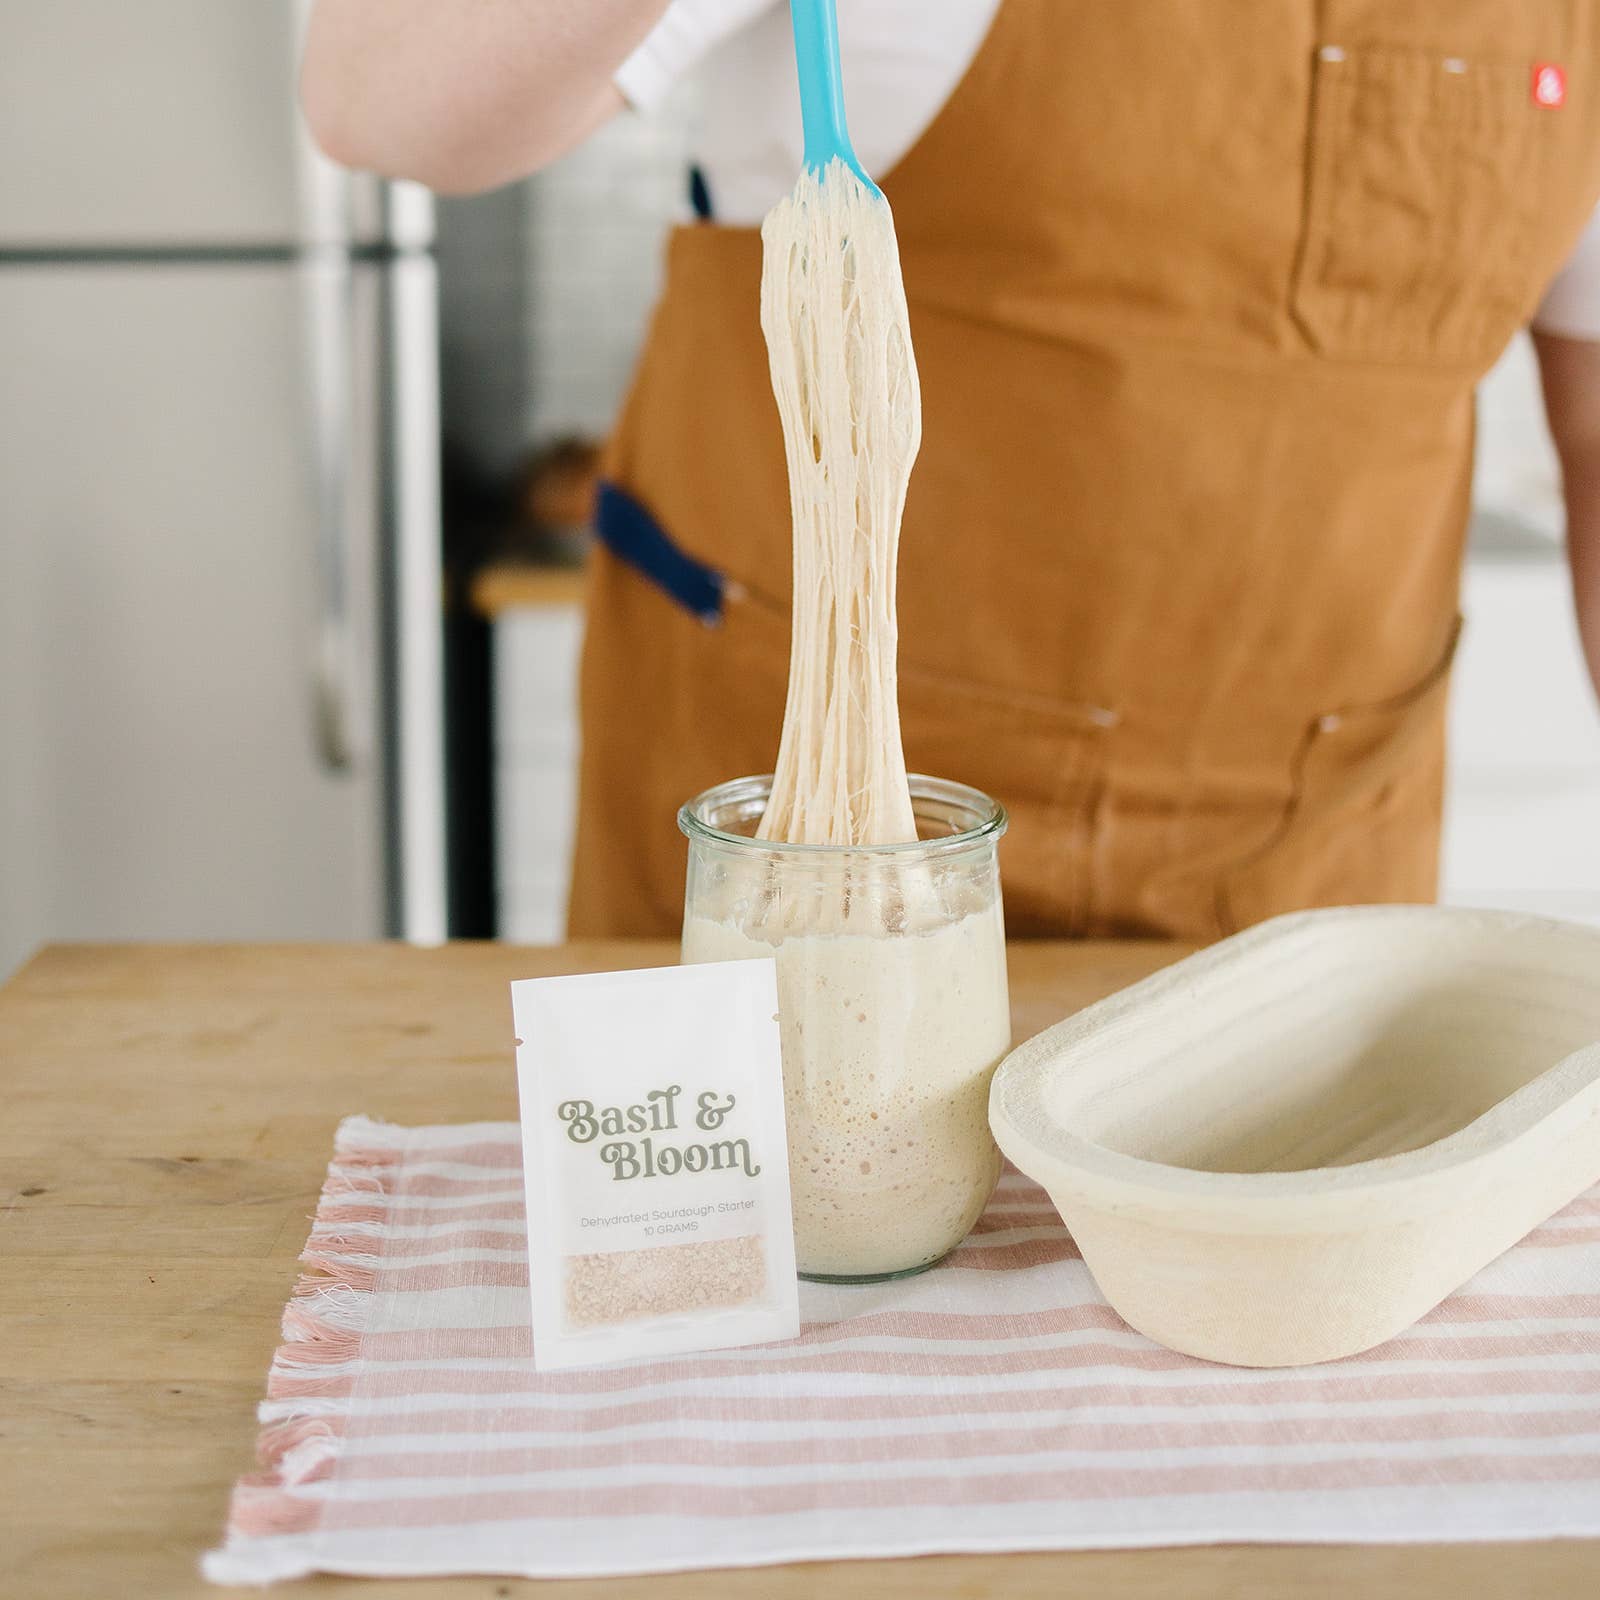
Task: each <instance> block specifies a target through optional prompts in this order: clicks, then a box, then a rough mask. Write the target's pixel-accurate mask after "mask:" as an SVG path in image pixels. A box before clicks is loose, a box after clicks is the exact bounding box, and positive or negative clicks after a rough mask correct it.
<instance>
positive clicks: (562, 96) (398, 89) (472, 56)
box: [300, 0, 667, 194]
mask: <svg viewBox="0 0 1600 1600" xmlns="http://www.w3.org/2000/svg"><path fill="white" fill-rule="evenodd" d="M666 8H667V0H316V7H315V9H314V10H313V12H312V14H311V20H310V23H309V25H308V28H307V32H306V42H305V55H304V60H303V62H302V67H301V77H300V96H301V103H302V105H303V107H304V110H305V115H306V120H307V122H308V124H309V125H310V128H311V132H312V135H313V137H314V138H315V139H316V141H317V143H318V144H319V145H320V146H321V147H322V149H323V150H324V151H325V152H326V153H327V154H328V155H329V156H331V157H332V158H333V159H334V160H335V161H337V162H339V163H340V164H341V165H343V166H348V167H357V168H361V169H363V170H367V171H372V172H380V173H383V174H384V175H385V176H388V177H396V178H414V179H416V180H418V181H419V182H422V183H425V184H427V185H428V186H429V187H430V188H433V189H438V190H441V191H443V192H445V193H450V194H459V193H470V192H472V191H474V190H479V189H489V188H493V187H495V186H496V185H497V184H501V183H509V182H511V181H512V180H513V179H515V178H521V177H525V176H526V175H527V174H528V173H530V172H534V171H536V170H537V169H538V168H539V167H541V166H543V165H544V164H545V163H546V162H548V161H552V160H554V159H555V158H556V157H557V156H559V155H561V154H563V153H564V152H565V151H567V150H569V149H571V148H572V147H573V146H574V145H576V144H578V143H580V142H581V141H582V140H583V139H585V138H586V137H587V136H588V135H589V134H591V133H592V132H593V131H594V130H595V129H596V128H598V127H599V126H600V125H601V123H603V122H605V121H606V120H607V119H608V118H609V117H611V116H612V115H614V114H615V113H616V112H617V111H618V110H620V109H621V107H622V105H623V104H624V102H623V98H622V95H621V93H620V92H619V91H618V89H617V88H616V87H615V85H614V84H613V82H612V75H613V74H614V73H615V71H616V70H617V68H618V67H619V66H620V65H621V64H622V62H623V61H624V59H625V58H626V57H627V56H628V54H629V53H630V52H631V51H632V50H633V49H634V47H635V46H636V45H638V44H639V42H640V41H641V40H642V39H643V38H644V36H645V35H646V34H647V33H648V32H649V31H650V29H651V27H652V26H653V25H654V24H655V23H656V22H657V21H658V19H659V18H660V17H661V15H662V13H663V12H664V11H665V10H666Z"/></svg>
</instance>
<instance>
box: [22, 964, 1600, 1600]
mask: <svg viewBox="0 0 1600 1600" xmlns="http://www.w3.org/2000/svg"><path fill="white" fill-rule="evenodd" d="M1176 953H1177V952H1176V950H1175V949H1174V948H1172V947H1166V946H1160V945H1111V944H1082V945H1076V946H1066V945H1032V946H1019V947H1016V948H1015V950H1014V952H1013V964H1012V982H1013V992H1014V996H1015V1001H1016V1010H1017V1027H1018V1033H1019V1036H1020V1035H1021V1034H1023V1033H1027V1032H1032V1031H1034V1030H1035V1029H1037V1028H1039V1027H1041V1026H1043V1025H1044V1024H1045V1023H1047V1022H1049V1021H1051V1020H1053V1019H1054V1018H1055V1017H1057V1016H1059V1015H1061V1014H1062V1013H1064V1012H1065V1011H1067V1010H1069V1009H1071V1008H1073V1007H1076V1006H1078V1005H1081V1004H1083V1003H1084V1002H1086V1001H1088V1000H1090V999H1092V998H1094V997H1096V996H1098V995H1100V994H1102V993H1104V992H1106V991H1108V990H1110V989H1112V988H1115V987H1118V986H1120V985H1121V984H1123V983H1126V982H1129V981H1131V980H1132V979H1134V978H1136V977H1138V976H1141V975H1142V974H1143V973H1145V972H1147V971H1149V970H1151V969H1152V968H1154V967H1156V966H1158V965H1160V964H1161V963H1162V962H1163V961H1164V960H1168V959H1171V957H1172V956H1173V955H1174V954H1176ZM671 958H672V951H671V950H670V949H669V948H668V947H667V946H664V945H626V944H610V945H599V944H587V945H574V946H571V947H570V948H567V949H545V950H527V949H524V950H518V949H512V948H507V947H503V946H499V947H497V946H465V945H463V946H453V947H449V948H446V949H442V950H413V949H405V948H401V947H396V946H369V945H355V946H304V945H303V946H292V947H284V946H187V947H183V946H180V947H171V946H166V947H163V946H122V947H86V946H68V947H59V948H54V949H50V950H47V951H45V952H44V953H43V954H42V955H40V956H38V957H37V958H36V959H35V960H34V961H33V962H32V963H31V964H30V965H29V966H28V967H26V968H25V969H24V970H23V972H22V973H21V974H20V975H19V976H17V977H16V978H15V979H14V980H13V981H12V982H11V983H10V984H9V985H7V986H6V987H5V988H4V989H3V990H0V1071H3V1074H4V1077H3V1080H0V1082H3V1090H4V1098H3V1099H0V1117H3V1121H0V1206H3V1207H4V1210H3V1211H0V1218H3V1227H0V1272H3V1275H4V1276H3V1281H0V1463H3V1465H0V1595H4V1596H7V1597H9V1596H13V1595H14V1596H16V1597H18V1600H53V1597H56V1596H62V1597H71V1600H140V1597H146V1596H148V1597H159V1600H177V1597H181V1596H186V1595H201V1594H216V1593H218V1592H220V1591H217V1590H214V1589H211V1588H209V1586H207V1585H205V1584H203V1583H202V1582H201V1580H200V1578H199V1577H198V1575H197V1572H196V1567H195V1563H196V1559H197V1557H198V1556H199V1554H200V1552H201V1551H202V1550H204V1549H206V1548H207V1547H208V1546H210V1545H211V1544H213V1543H215V1542H216V1541H217V1538H218V1536H219V1534H220V1531H221V1528H222V1522H223V1515H224V1511H225V1507H226V1504H227V1494H228V1487H229V1484H230V1483H231V1481H232V1480H233V1478H234V1477H235V1476H237V1475H238V1474H239V1473H240V1472H243V1471H246V1470H249V1468H250V1465H251V1448H252V1444H253V1440H254V1435H255V1422H254V1416H253V1413H254V1407H255V1403H256V1401H257V1399H258V1398H259V1397H260V1394H261V1389H262V1383H263V1379H264V1377H265V1373H266V1368H267V1362H268V1360H269V1359H270V1357H271V1354H272V1350H273V1347H274V1345H275V1344H276V1343H277V1339H278V1334H277V1325H278V1316H279V1313H280V1311H281V1310H282V1307H283V1303H284V1300H285V1298H286V1297H287V1295H288V1292H289V1287H290V1285H291V1283H292V1282H293V1280H294V1276H295V1256H296V1254H297V1252H298V1251H299V1249H300V1247H301V1244H302V1242H303V1241H304V1238H305V1234H306V1228H307V1219H308V1217H309V1215H310V1213H311V1211H312V1208H313V1206H314V1203H315V1197H316V1194H317V1190H318V1187H319V1185H320V1183H321V1179H322V1174H323V1168H324V1166H325V1164H326V1162H327V1159H328V1155H329V1151H330V1147H331V1142H332V1137H333V1130H334V1125H335V1124H336V1123H337V1122H338V1120H339V1118H340V1117H341V1116H343V1115H345V1114H346V1113H349V1112H354V1111H365V1112H369V1113H371V1114H372V1115H374V1116H378V1117H386V1118H390V1119H393V1120H394V1121H397V1122H404V1123H416V1122H448V1121H467V1120H475V1119H479V1118H501V1117H507V1118H509V1117H514V1116H515V1115H516V1090H515V1083H514V1079H513V1074H512V1059H511V1049H510V1042H511V1025H510V1012H509V1002H508V998H507V995H506V988H505V986H506V984H507V982H508V981H509V980H510V979H512V978H515V977H530V976H536V975H538V974H541V973H551V972H563V971H584V970H595V969H600V968H605V967H624V966H643V965H648V964H652V963H660V962H664V961H668V960H670V959H671ZM336 1588H342V1589H346V1590H348V1592H349V1593H351V1594H352V1595H355V1594H358V1593H359V1594H360V1595H361V1596H362V1600H367V1597H370V1600H381V1597H388V1600H402V1597H403V1600H444V1597H446V1596H451V1597H464V1596H474V1597H484V1600H488V1597H495V1600H501V1597H507V1596H517V1595H532V1594H538V1595H539V1596H541V1597H542V1600H570V1597H576V1596H583V1597H585V1600H598V1597H605V1600H612V1597H616V1600H730V1597H742V1600H755V1597H761V1600H768V1597H770V1600H798V1597H802V1596H813V1595H816V1596H821V1595H848V1596H851V1597H857V1596H859V1597H863V1600H871V1597H875V1596H895V1597H900V1600H911V1597H919V1600H920V1597H923V1596H930V1597H935V1596H963V1597H971V1600H975V1597H978V1596H991V1595H992V1596H1004V1597H1006V1600H1029V1597H1035V1596H1037V1597H1043V1596H1047V1595H1048V1596H1051V1597H1063V1600H1064V1597H1069V1596H1083V1597H1094V1600H1098V1597H1102V1596H1103V1597H1108V1600H1110V1597H1115V1600H1151V1597H1155V1596H1162V1597H1171V1600H1206V1597H1217V1600H1222V1597H1230V1600H1267V1597H1277V1596H1283V1595H1296V1596H1300V1595H1305V1596H1327V1597H1337V1600H1349V1597H1350V1596H1352V1595H1355V1596H1359V1597H1360V1600H1374V1597H1376V1596H1380V1595H1393V1596H1406V1597H1407V1600H1426V1597H1433V1596H1438V1597H1449V1600H1487V1597H1498V1596H1506V1597H1508V1600H1510V1597H1515V1600H1551V1597H1555V1596H1565V1595H1571V1596H1575V1597H1576V1596H1580V1595H1582V1596H1587V1597H1593V1596H1596V1595H1600V1544H1596V1543H1577V1542H1554V1543H1547V1544H1533V1545H1530V1544H1523V1545H1489V1546H1485V1545H1474V1546H1460V1545H1458V1546H1437V1547H1428V1546H1409V1547H1405V1546H1402V1547H1383V1546H1361V1547H1326V1546H1323V1547H1318V1546H1302V1547H1293V1546H1286V1547H1270V1546H1224V1547H1212V1548H1203V1549H1180V1550H1145V1551H1108V1552H1095V1553H1086V1554H1077V1555H1027V1556H1007V1557H994V1556H961V1557H955V1556H940V1557H928V1558H924V1559H920V1560H913V1561H880V1562H853V1563H836V1562H825V1563H817V1564H814V1565H808V1566H799V1567H784V1568H768V1569H762V1570H756V1571H748V1572H724V1573H693V1574H687V1575H684V1576H678V1577H670V1578H651V1579H633V1580H614V1581H613V1580H606V1581H596V1582H589V1583H573V1582H564V1581H563V1582H546V1583H533V1582H529V1581H527V1580H519V1579H493V1578H463V1579H451V1580H421V1581H413V1582H406V1583H397V1582H389V1581H377V1580H371V1579H350V1580H339V1579H331V1578H323V1579H315V1580H311V1581H308V1582H306V1583H303V1584H289V1585H285V1586H284V1592H290V1593H296V1594H298V1593H304V1592H311V1591H317V1592H325V1591H329V1590H333V1589H336Z"/></svg>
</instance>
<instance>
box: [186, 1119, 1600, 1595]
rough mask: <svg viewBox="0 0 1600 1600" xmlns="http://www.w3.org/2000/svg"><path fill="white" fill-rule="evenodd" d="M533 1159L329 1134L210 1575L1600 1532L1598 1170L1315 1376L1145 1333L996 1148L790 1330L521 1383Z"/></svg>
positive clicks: (480, 1130)
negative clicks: (295, 1273) (954, 1237)
mask: <svg viewBox="0 0 1600 1600" xmlns="http://www.w3.org/2000/svg"><path fill="white" fill-rule="evenodd" d="M521 1159H522V1156H521V1146H520V1143H519V1140H518V1131H517V1128H516V1126H515V1125H514V1124H511V1123H479V1124H476V1125H469V1126H464V1127H454V1128H446V1127H439V1128H409V1129H407V1128H397V1127H390V1126H386V1125H383V1124H379V1123H374V1122H370V1121H368V1120H366V1119H365V1118H355V1119H352V1120H350V1121H348V1122H346V1123H345V1124H344V1125H343V1126H342V1127H341V1128H340V1130H339V1135H338V1143H337V1147H336V1155H335V1160H334V1163H333V1165H332V1167H331V1168H330V1169H329V1173H328V1181H327V1184H326V1186H325V1187H324V1189H323V1193H322V1200H321V1204H320V1205H319V1207H318V1210H317V1216H316V1220H315V1223H314V1225H313V1227H312V1231H311V1237H310V1241H309V1243H308V1244H307V1246H306V1251H305V1255H304V1257H303V1259H304V1261H305V1263H306V1266H307V1272H306V1275H305V1277H304V1278H302V1280H301V1282H300V1283H299V1285H298V1286H297V1287H296V1289H295V1294H294V1298H293V1300H292V1301H291V1302H290V1304H289V1307H288V1309H287V1310H286V1312H285V1313H284V1321H283V1327H284V1338H285V1340H286V1343H285V1344H284V1345H283V1346H282V1347H281V1348H280V1349H279V1351H278V1353H277V1357H276V1359H275V1360H274V1362H273V1364H272V1370H271V1373H270V1375H269V1377H268V1380H267V1395H268V1398H267V1400H266V1402H265V1403H264V1404H263V1405H262V1407H261V1420H262V1422H263V1423H264V1424H265V1426H264V1428H263V1431H262V1434H261V1444H260V1454H261V1460H262V1463H263V1466H264V1471H263V1472H262V1473H261V1474H259V1475H257V1476H255V1477H252V1478H247V1479H245V1480H244V1481H242V1482H241V1483H240V1484H239V1486H238V1488H237V1490H236V1491H235V1494H234V1498H233V1506H232V1512H231V1516H230V1519H229V1524H228V1535H227V1542H226V1544H225V1545H224V1547H223V1548H222V1549H221V1550H218V1551H216V1552H214V1553H213V1554H212V1555H210V1556H208V1557H207V1558H206V1562H205V1570H206V1573H207V1575H208V1576H210V1577H212V1578H214V1579H216V1580H218V1581H219V1582H224V1583H252V1582H253V1583H259V1582H263V1581H266V1580H268V1579H272V1578H285V1577H292V1576H299V1575H301V1574H304V1573H309V1572H314V1571H324V1572H344V1573H372V1574H392V1575H408V1574H417V1575H421V1574H442V1573H509V1574H524V1575H528V1576H536V1577H537V1576H552V1575H574V1576H576V1575H604V1574H621V1573H632V1572H657V1571H662V1572H664V1571H670V1570H676V1569H683V1568H694V1567H711V1566H741V1565H757V1564H762V1563H767V1562H779V1561H797V1560H814V1559H818V1558H822V1557H851V1556H889V1555H910V1554H917V1553H926V1552H931V1551H962V1550H965V1551H973V1550H1042V1549H1063V1550H1065V1549H1077V1548H1087V1547H1105V1546H1127V1545H1151V1544H1182V1543H1207V1542H1212V1541H1224V1540H1230V1541H1231V1540H1295V1541H1306V1540H1311V1541H1317V1540H1337V1541H1360V1540H1366V1541H1379V1540H1431V1539H1515V1538H1535V1537H1545V1536H1551V1535H1558V1534H1589V1535H1596V1534H1600V1189H1597V1190H1595V1191H1593V1192H1591V1193H1590V1194H1589V1195H1588V1196H1586V1197H1585V1198H1583V1199H1581V1200H1578V1201H1576V1202H1575V1203H1574V1204H1573V1205H1571V1206H1569V1207H1568V1208H1567V1210H1566V1211H1565V1212H1563V1213H1562V1214H1561V1215H1560V1216H1559V1217H1557V1218H1555V1219H1554V1220H1552V1221H1551V1222H1550V1223H1548V1224H1547V1225H1546V1226H1544V1227H1542V1228H1540V1229H1539V1230H1538V1231H1537V1232H1536V1233H1534V1234H1533V1235H1532V1236H1531V1237H1530V1238H1528V1239H1527V1240H1525V1241H1524V1242H1523V1243H1522V1244H1521V1245H1519V1246H1518V1247H1517V1248H1516V1249H1514V1250H1512V1251H1510V1252H1509V1253H1508V1254H1506V1255H1505V1256H1503V1257H1501V1258H1500V1260H1498V1261H1496V1262H1495V1263H1494V1264H1493V1265H1492V1266H1490V1267H1488V1268H1487V1269H1486V1270H1485V1271H1484V1272H1482V1273H1481V1274H1479V1276H1478V1277H1477V1278H1476V1279H1474V1280H1473V1282H1472V1283H1471V1284H1469V1285H1468V1286H1467V1287H1466V1288H1465V1289H1464V1290H1462V1292H1461V1293H1459V1294H1457V1295H1455V1296H1454V1297H1453V1298H1452V1299H1450V1300H1449V1301H1447V1302H1446V1303H1445V1304H1444V1305H1443V1306H1441V1307H1439V1309H1438V1310H1437V1311H1435V1312H1433V1313H1432V1314H1431V1315H1430V1316H1429V1317H1427V1318H1426V1319H1425V1320H1424V1321H1423V1322H1422V1323H1421V1324H1419V1325H1418V1326H1417V1327H1416V1328H1414V1329H1412V1330H1411V1331H1410V1332H1408V1333H1406V1334H1403V1335H1402V1336H1401V1337H1399V1338H1397V1339H1395V1340H1392V1341H1391V1342H1390V1343H1389V1344H1386V1345H1384V1346H1382V1347H1381V1348H1380V1349H1377V1350H1374V1351H1372V1352H1370V1353H1369V1354H1367V1355H1364V1356H1359V1357H1354V1358H1352V1359H1350V1360H1347V1361H1341V1362H1336V1363H1333V1364H1331V1365H1328V1366H1323V1367H1314V1368H1303V1369H1291V1370H1280V1371H1271V1372H1247V1371H1240V1370H1237V1369H1233V1368H1228V1367H1219V1366H1212V1365H1210V1364H1208V1363H1206V1362H1202V1361H1196V1360H1193V1359H1191V1358H1189V1357H1186V1356H1180V1355H1175V1354H1173V1353H1172V1352H1171V1351H1168V1350H1164V1349H1161V1348H1160V1347H1159V1346H1157V1345H1154V1344H1152V1343H1150V1341H1149V1340H1147V1339H1145V1338H1143V1337H1141V1336H1140V1335H1139V1334H1136V1333H1134V1332H1133V1331H1132V1330H1130V1329H1129V1328H1128V1327H1127V1326H1126V1325H1125V1324H1123V1323H1122V1322H1121V1321H1120V1320H1119V1319H1118V1317H1117V1316H1116V1314H1115V1313H1114V1312H1113V1311H1111V1310H1110V1308H1109V1307H1108V1306H1107V1305H1106V1304H1105V1302H1104V1301H1103V1300H1102V1299H1101V1297H1100V1295H1099V1292H1098V1291H1097V1290H1096V1288H1095V1285H1094V1282H1093V1280H1092V1279H1091V1278H1090V1277H1089V1274H1088V1273H1087V1271H1086V1270H1085V1269H1084V1266H1083V1263H1082V1261H1081V1260H1079V1259H1078V1256H1077V1253H1076V1251H1075V1250H1074V1248H1073V1245H1072V1243H1071V1241H1070V1239H1069V1238H1068V1237H1067V1234H1066V1232H1065V1230H1064V1229H1063V1228H1062V1226H1061V1223H1060V1222H1059V1220H1058V1219H1057V1217H1056V1215H1055V1213H1054V1211H1053V1210H1052V1209H1051V1207H1050V1204H1049V1202H1048V1201H1047V1200H1046V1198H1045V1197H1044V1195H1043V1193H1042V1192H1041V1191H1040V1190H1039V1189H1038V1188H1037V1187H1036V1186H1035V1185H1033V1184H1032V1183H1030V1182H1029V1181H1028V1180H1026V1179H1024V1178H1022V1177H1021V1176H1019V1175H1017V1174H1014V1173H1009V1174H1007V1176H1006V1177H1005V1178H1003V1179H1002V1180H1001V1184H1000V1188H999V1191H998V1193H997V1194H996V1195H995V1198H994V1201H993V1203H992V1204H991V1206H990V1207H989V1210H988V1212H987V1213H986V1214H985V1216H984V1218H983V1220H982V1221H981V1222H980V1223H979V1225H978V1229H977V1231H976V1232H975V1233H974V1234H973V1235H972V1237H971V1238H970V1239H968V1240H967V1242H966V1243H965V1244H964V1245H962V1246H961V1248H960V1249H959V1250H957V1251H956V1253H955V1254H954V1255H953V1256H952V1257H951V1258H950V1259H949V1261H948V1262H946V1263H945V1264H944V1265H942V1266H940V1267H937V1268H935V1269H934V1270H933V1271H931V1272H928V1273H925V1274H923V1275H922V1276H921V1277H918V1278H911V1279H907V1280H905V1281H903V1282H899V1283H884V1284H875V1285H870V1286H863V1287H858V1288H840V1287H834V1286H826V1285H820V1284H805V1285H802V1297H801V1314H802V1319H803V1326H802V1332H801V1336H800V1338H799V1339H798V1341H796V1342H794V1343H788V1344H778V1345H765V1346H759V1347H755V1348H751V1349H743V1350H731V1351H720V1352H716V1353H711V1354H706V1355H698V1356H685V1357H677V1358H674V1359H672V1360H667V1361H649V1360H641V1361H633V1362H629V1363H626V1364H623V1365H619V1366H614V1367H609V1368H604V1369H596V1370H589V1371H577V1372H560V1373H549V1374H544V1375H540V1374H536V1373H535V1372H534V1370H533V1363H532V1360H531V1354H530V1351H531V1339H530V1333H529V1309H528V1290H527V1266H526V1260H525V1254H524V1242H525V1241H524V1228H523V1204H522V1173H521Z"/></svg>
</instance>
